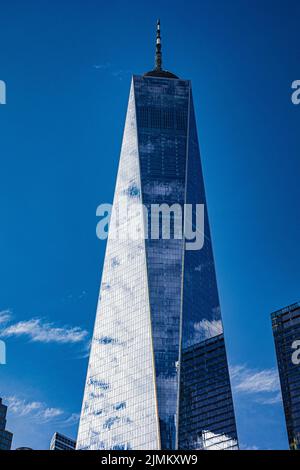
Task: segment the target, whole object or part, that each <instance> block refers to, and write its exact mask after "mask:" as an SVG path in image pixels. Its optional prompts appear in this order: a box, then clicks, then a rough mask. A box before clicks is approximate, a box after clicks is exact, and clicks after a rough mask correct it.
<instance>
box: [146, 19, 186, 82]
mask: <svg viewBox="0 0 300 470" xmlns="http://www.w3.org/2000/svg"><path fill="white" fill-rule="evenodd" d="M144 76H145V77H160V78H178V77H177V75H174V73H171V72H168V71H167V70H163V68H162V53H161V37H160V20H157V23H156V45H155V67H154V70H151V71H150V72H147V73H145V74H144Z"/></svg>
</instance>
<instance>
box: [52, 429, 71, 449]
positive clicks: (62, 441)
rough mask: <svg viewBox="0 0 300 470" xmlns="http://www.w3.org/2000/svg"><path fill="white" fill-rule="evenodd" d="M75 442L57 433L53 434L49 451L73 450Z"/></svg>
mask: <svg viewBox="0 0 300 470" xmlns="http://www.w3.org/2000/svg"><path fill="white" fill-rule="evenodd" d="M75 449H76V441H74V440H73V439H70V438H69V437H67V436H64V435H63V434H60V433H59V432H55V433H54V434H53V436H52V439H51V443H50V450H75Z"/></svg>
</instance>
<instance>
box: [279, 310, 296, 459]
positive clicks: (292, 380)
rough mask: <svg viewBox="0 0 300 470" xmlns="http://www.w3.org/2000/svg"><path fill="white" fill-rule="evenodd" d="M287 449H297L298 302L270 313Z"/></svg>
mask: <svg viewBox="0 0 300 470" xmlns="http://www.w3.org/2000/svg"><path fill="white" fill-rule="evenodd" d="M272 327H273V334H274V341H275V348H276V355H277V362H278V370H279V376H280V384H281V392H282V399H283V406H284V412H285V420H286V426H287V433H288V439H289V445H290V449H293V450H300V303H295V304H292V305H289V306H288V307H285V308H283V309H281V310H278V311H277V312H274V313H272Z"/></svg>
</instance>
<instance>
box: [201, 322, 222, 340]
mask: <svg viewBox="0 0 300 470" xmlns="http://www.w3.org/2000/svg"><path fill="white" fill-rule="evenodd" d="M194 331H195V336H194V342H200V341H204V340H206V339H209V338H213V337H214V336H218V335H220V334H222V333H223V326H222V321H221V320H207V319H204V320H201V321H200V322H198V323H194Z"/></svg>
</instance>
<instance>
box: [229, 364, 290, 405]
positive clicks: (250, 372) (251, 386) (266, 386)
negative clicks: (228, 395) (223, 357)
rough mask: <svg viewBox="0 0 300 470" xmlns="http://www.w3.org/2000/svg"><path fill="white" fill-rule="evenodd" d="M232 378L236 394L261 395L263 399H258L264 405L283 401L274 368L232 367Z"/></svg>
mask: <svg viewBox="0 0 300 470" xmlns="http://www.w3.org/2000/svg"><path fill="white" fill-rule="evenodd" d="M230 376H231V380H232V387H233V390H234V391H235V392H236V393H244V394H256V395H259V394H261V395H263V398H258V401H260V403H262V404H274V403H278V402H279V401H280V400H281V396H280V383H279V377H278V372H277V370H276V369H274V368H272V369H262V370H257V369H251V368H249V367H247V366H246V365H237V366H232V367H230ZM266 394H267V395H266ZM268 394H271V395H268Z"/></svg>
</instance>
